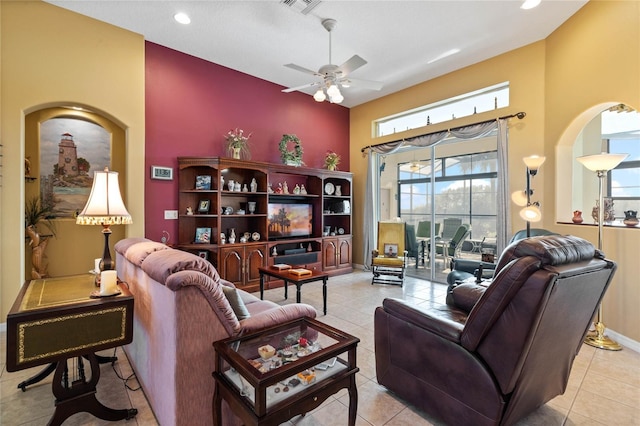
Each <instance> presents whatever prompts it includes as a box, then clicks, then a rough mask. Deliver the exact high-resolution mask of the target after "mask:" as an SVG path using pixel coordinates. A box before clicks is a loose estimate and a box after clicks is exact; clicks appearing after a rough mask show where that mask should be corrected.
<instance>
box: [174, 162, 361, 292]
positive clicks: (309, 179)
mask: <svg viewBox="0 0 640 426" xmlns="http://www.w3.org/2000/svg"><path fill="white" fill-rule="evenodd" d="M178 166H179V171H178V173H179V178H178V179H179V188H180V189H179V215H178V225H179V232H178V243H177V248H180V249H182V250H187V251H190V252H193V253H196V254H198V255H200V256H203V257H206V258H207V259H208V260H209V261H210V262H211V263H213V264H214V266H215V267H216V268H217V269H218V272H219V273H220V275H221V276H222V277H223V278H225V279H227V280H229V281H231V282H233V283H234V284H235V285H236V286H238V287H241V288H243V289H245V290H248V291H255V290H257V289H258V288H259V273H258V267H260V266H267V265H273V264H276V263H288V264H291V265H296V266H301V267H305V268H307V269H317V270H322V271H325V272H328V273H330V274H342V273H348V272H351V271H352V265H351V255H352V246H351V242H352V237H351V233H352V218H351V211H352V208H351V206H352V201H353V200H352V194H351V190H352V183H353V181H352V174H351V173H348V172H341V171H329V170H324V169H312V168H306V167H293V166H286V165H281V164H269V163H261V162H252V161H244V160H234V159H231V158H220V157H179V158H178ZM198 176H211V179H210V187H209V188H208V189H196V180H198ZM232 180H233V181H234V183H235V182H239V183H240V186H239V187H238V186H236V185H234V187H233V189H231V188H230V187H229V182H230V181H232ZM253 180H255V183H256V187H255V190H252V189H253V188H251V182H252V181H253ZM200 181H202V179H200ZM285 183H286V186H287V187H288V191H289V193H288V194H285V193H277V192H276V191H278V190H279V189H278V188H280V187H282V186H285ZM296 185H297V186H298V187H299V188H302V187H304V191H306V194H304V193H301V194H294V193H293V190H294V188H295V187H296ZM203 201H205V202H206V204H208V205H209V210H208V211H207V212H199V210H198V206H199V205H201V203H202V202H203ZM249 203H255V210H254V212H253V213H250V211H249ZM269 203H288V204H304V205H310V206H311V210H312V220H311V224H310V225H311V231H310V235H308V236H306V235H305V236H302V237H294V238H286V239H276V234H275V232H273V231H271V232H270V230H269V212H268V206H269ZM188 208H191V211H192V213H193V214H187V209H188ZM198 228H201V232H200V234H202V228H204V229H205V230H210V232H209V240H208V242H197V241H196V233H197V229H198ZM232 230H233V234H235V241H234V242H233V243H231V242H230V240H229V239H230V236H231V233H232ZM222 234H224V236H225V240H223V239H222ZM243 236H246V237H247V238H246V241H245V240H244V239H242V237H243ZM241 239H242V240H241ZM278 285H281V283H279V282H275V281H270V282H269V283H268V285H267V287H268V288H269V287H275V286H278Z"/></svg>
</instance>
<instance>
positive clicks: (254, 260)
mask: <svg viewBox="0 0 640 426" xmlns="http://www.w3.org/2000/svg"><path fill="white" fill-rule="evenodd" d="M266 253H267V245H266V244H265V245H260V246H249V247H246V248H245V265H246V266H245V284H246V285H252V284H260V273H259V272H258V268H259V267H260V266H267V256H266Z"/></svg>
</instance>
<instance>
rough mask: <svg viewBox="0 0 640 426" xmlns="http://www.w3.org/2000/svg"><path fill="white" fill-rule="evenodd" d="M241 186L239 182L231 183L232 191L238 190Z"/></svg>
mask: <svg viewBox="0 0 640 426" xmlns="http://www.w3.org/2000/svg"><path fill="white" fill-rule="evenodd" d="M241 188H242V184H241V183H240V182H235V183H234V185H233V191H234V192H240V189H241Z"/></svg>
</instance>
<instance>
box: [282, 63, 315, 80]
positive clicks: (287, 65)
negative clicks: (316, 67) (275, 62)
mask: <svg viewBox="0 0 640 426" xmlns="http://www.w3.org/2000/svg"><path fill="white" fill-rule="evenodd" d="M285 67H287V68H291V69H292V70H296V71H300V72H303V73H305V74H311V75H315V76H318V77H322V74H318V73H317V72H316V71H311V70H310V69H308V68H305V67H301V66H300V65H296V64H286V65H285Z"/></svg>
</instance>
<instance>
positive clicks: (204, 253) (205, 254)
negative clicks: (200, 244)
mask: <svg viewBox="0 0 640 426" xmlns="http://www.w3.org/2000/svg"><path fill="white" fill-rule="evenodd" d="M198 256H200V257H201V258H203V259H206V260H208V259H209V252H208V251H199V252H198Z"/></svg>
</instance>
